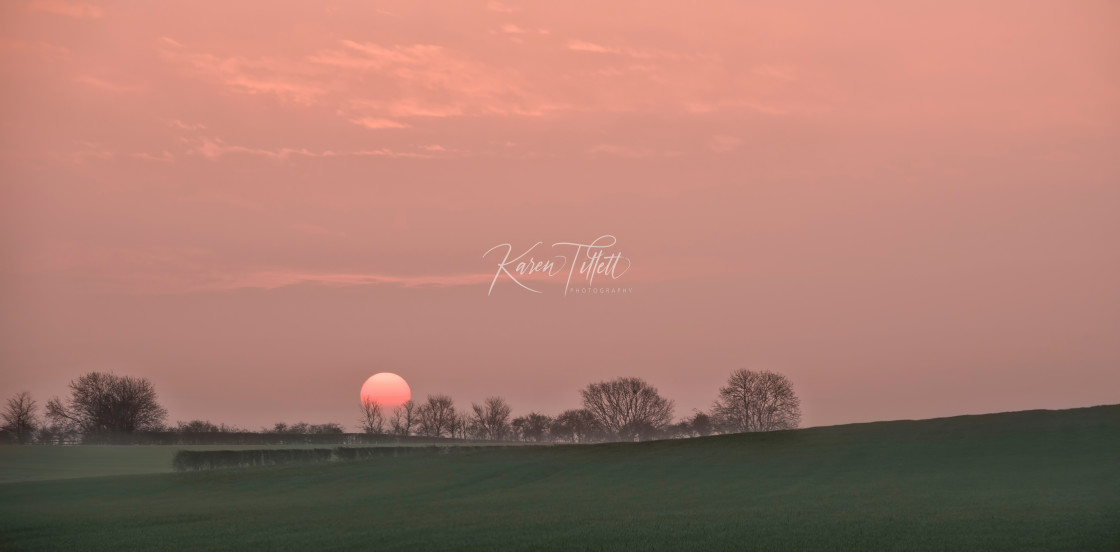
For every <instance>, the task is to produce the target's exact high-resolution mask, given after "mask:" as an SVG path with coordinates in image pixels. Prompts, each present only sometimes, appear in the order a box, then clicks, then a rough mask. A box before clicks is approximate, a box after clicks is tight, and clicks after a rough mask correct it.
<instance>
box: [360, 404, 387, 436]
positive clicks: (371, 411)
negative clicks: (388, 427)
mask: <svg viewBox="0 0 1120 552" xmlns="http://www.w3.org/2000/svg"><path fill="white" fill-rule="evenodd" d="M358 424H359V427H361V429H362V431H363V432H365V433H372V434H375V435H380V434H382V433H385V418H384V417H383V416H382V415H381V405H380V404H378V403H377V401H375V400H373V399H370V398H365V399H362V417H361V418H359V419H358Z"/></svg>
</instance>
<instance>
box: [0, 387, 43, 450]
mask: <svg viewBox="0 0 1120 552" xmlns="http://www.w3.org/2000/svg"><path fill="white" fill-rule="evenodd" d="M36 406H37V405H36V403H35V400H34V399H32V398H31V393H28V392H27V391H23V392H21V393H17V394H16V395H14V396H13V397H11V398H10V399H8V404H7V406H6V407H5V408H4V412H3V413H2V414H0V417H2V418H3V420H4V426H3V429H4V430H5V431H7V432H9V433H11V434H12V436H13V437H14V438H15V440H16V442H18V443H20V444H25V443H30V442H31V440H32V438H33V437H34V436H35V429H36V428H38V427H39V417H38V415H36V413H35V410H36Z"/></svg>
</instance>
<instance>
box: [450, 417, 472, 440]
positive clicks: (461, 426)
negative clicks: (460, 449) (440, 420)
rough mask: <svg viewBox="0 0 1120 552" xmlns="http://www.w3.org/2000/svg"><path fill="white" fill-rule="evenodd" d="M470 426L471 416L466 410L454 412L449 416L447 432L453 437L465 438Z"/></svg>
mask: <svg viewBox="0 0 1120 552" xmlns="http://www.w3.org/2000/svg"><path fill="white" fill-rule="evenodd" d="M470 427H471V417H470V416H468V415H467V413H466V412H455V413H454V414H453V415H452V416H451V420H450V423H449V426H448V430H447V433H448V435H450V436H451V437H453V438H455V439H466V438H467V431H468V430H469V429H470Z"/></svg>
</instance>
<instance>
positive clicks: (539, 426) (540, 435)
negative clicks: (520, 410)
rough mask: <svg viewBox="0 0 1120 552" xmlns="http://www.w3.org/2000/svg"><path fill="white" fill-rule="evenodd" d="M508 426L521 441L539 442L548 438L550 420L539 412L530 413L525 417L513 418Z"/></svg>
mask: <svg viewBox="0 0 1120 552" xmlns="http://www.w3.org/2000/svg"><path fill="white" fill-rule="evenodd" d="M510 425H511V426H512V427H513V430H514V431H515V432H516V433H517V434H518V436H519V437H520V438H521V439H522V440H524V441H538V442H539V441H544V440H545V439H547V438H548V428H549V426H551V425H552V418H549V417H548V416H545V415H544V414H541V413H539V412H530V413H529V414H528V415H526V416H521V417H519V418H514V419H513V422H512V423H511V424H510Z"/></svg>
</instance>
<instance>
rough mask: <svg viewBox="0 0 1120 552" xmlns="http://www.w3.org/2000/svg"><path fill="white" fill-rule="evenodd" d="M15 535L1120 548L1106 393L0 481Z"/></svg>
mask: <svg viewBox="0 0 1120 552" xmlns="http://www.w3.org/2000/svg"><path fill="white" fill-rule="evenodd" d="M0 520H3V521H2V522H0V544H3V545H6V546H7V547H10V548H14V549H18V550H40V549H43V550H46V549H62V548H77V549H81V550H122V549H146V550H156V549H159V550H198V549H229V550H245V549H253V548H260V549H270V550H308V549H315V550H343V549H370V550H372V549H376V550H404V549H409V550H430V549H433V548H438V549H453V548H470V549H493V548H504V549H510V548H512V549H533V550H541V549H570V548H577V549H595V550H610V549H633V550H680V549H689V548H697V549H713V550H719V549H736V550H744V549H746V550H755V549H757V550H1015V551H1020V550H1078V551H1085V550H1110V551H1116V550H1120V405H1115V406H1102V407H1094V408H1082V409H1074V410H1063V411H1028V412H1014V413H1005V414H991V415H983V416H961V417H955V418H942V419H935V420H924V421H899V422H880V423H871V424H855V425H845V426H834V427H823V428H811V429H804V430H798V431H786V432H775V433H768V434H746V435H725V436H717V437H709V438H702V439H688V440H680V441H661V442H651V443H629V444H605V445H590V446H557V447H547V448H536V447H525V448H511V449H500V450H493V451H478V452H470V453H464V454H457V455H427V456H416V457H401V458H384V459H378V460H372V461H366V462H353V463H334V464H328V465H310V466H293V467H274V468H258V469H233V470H217V471H210V472H193V473H170V474H146V475H145V474H141V475H122V476H111V477H93V478H83V479H69V480H56V481H27V482H9V483H3V484H0Z"/></svg>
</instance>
